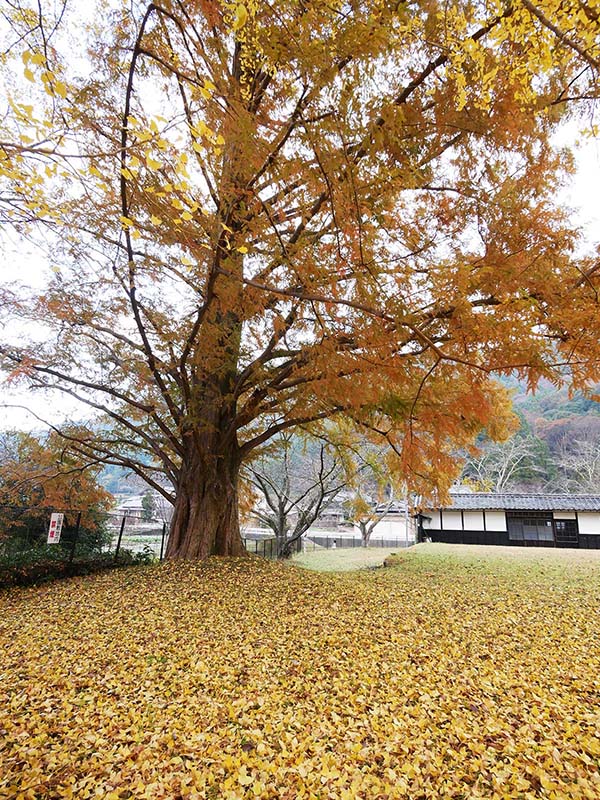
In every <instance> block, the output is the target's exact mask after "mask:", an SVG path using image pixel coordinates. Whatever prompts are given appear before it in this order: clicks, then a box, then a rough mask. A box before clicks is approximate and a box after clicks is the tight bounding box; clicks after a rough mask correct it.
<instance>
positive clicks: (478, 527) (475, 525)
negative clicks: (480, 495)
mask: <svg viewBox="0 0 600 800" xmlns="http://www.w3.org/2000/svg"><path fill="white" fill-rule="evenodd" d="M463 517H464V520H465V530H466V531H482V530H484V527H483V511H463Z"/></svg>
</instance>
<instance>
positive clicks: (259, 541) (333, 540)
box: [243, 533, 414, 559]
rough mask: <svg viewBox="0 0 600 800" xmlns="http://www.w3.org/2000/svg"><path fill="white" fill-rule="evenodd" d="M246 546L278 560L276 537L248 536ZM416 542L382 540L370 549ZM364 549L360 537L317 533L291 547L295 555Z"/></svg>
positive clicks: (395, 546) (396, 547)
mask: <svg viewBox="0 0 600 800" xmlns="http://www.w3.org/2000/svg"><path fill="white" fill-rule="evenodd" d="M243 542H244V546H245V548H246V550H247V552H249V553H256V554H257V555H259V556H263V557H264V558H269V559H276V558H277V557H278V550H279V548H278V541H277V539H276V538H275V537H270V536H263V537H261V536H260V535H259V534H256V533H255V534H253V535H248V536H246V537H244V539H243ZM413 544H414V542H413V541H412V540H407V539H398V538H381V539H373V538H371V540H370V541H369V544H368V547H369V548H371V549H373V548H381V549H385V550H393V549H398V548H403V547H410V546H411V545H413ZM353 547H363V541H362V539H361V538H360V537H359V536H339V535H337V536H336V535H331V536H329V535H327V534H322V533H315V534H311V533H309V534H308V535H305V536H303V537H302V538H301V539H297V540H296V541H295V542H292V543H291V545H290V550H291V552H292V554H293V553H311V552H314V551H316V550H335V549H336V548H339V549H344V548H353Z"/></svg>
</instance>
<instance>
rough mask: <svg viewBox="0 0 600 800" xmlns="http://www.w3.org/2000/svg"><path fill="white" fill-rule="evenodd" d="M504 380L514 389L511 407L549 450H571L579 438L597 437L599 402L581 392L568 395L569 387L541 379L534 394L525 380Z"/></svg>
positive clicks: (599, 415) (552, 451)
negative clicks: (528, 389) (559, 386)
mask: <svg viewBox="0 0 600 800" xmlns="http://www.w3.org/2000/svg"><path fill="white" fill-rule="evenodd" d="M505 383H506V384H507V385H508V386H509V387H510V388H511V389H513V391H514V392H515V395H514V399H513V403H514V407H515V410H516V411H517V413H519V415H520V416H522V417H523V418H524V421H525V423H526V427H527V428H529V430H530V431H531V432H532V433H534V434H536V435H537V436H538V437H540V438H541V439H542V440H543V441H544V442H545V443H546V444H547V445H548V448H549V449H550V452H551V453H553V454H555V453H556V452H557V450H560V451H561V452H564V451H565V450H566V451H570V450H571V449H572V444H573V443H574V442H577V441H579V440H581V439H586V440H596V441H600V402H598V401H596V400H593V399H592V398H591V397H585V396H584V395H583V394H581V393H580V392H578V393H576V394H575V395H574V396H572V397H570V396H569V391H568V389H566V388H561V389H557V388H556V387H555V386H553V385H552V384H551V383H549V382H548V381H543V382H541V383H540V385H539V387H538V389H537V390H536V392H535V393H534V394H531V393H527V391H526V386H525V384H524V383H521V382H518V381H516V380H510V381H505ZM598 392H599V394H600V387H598Z"/></svg>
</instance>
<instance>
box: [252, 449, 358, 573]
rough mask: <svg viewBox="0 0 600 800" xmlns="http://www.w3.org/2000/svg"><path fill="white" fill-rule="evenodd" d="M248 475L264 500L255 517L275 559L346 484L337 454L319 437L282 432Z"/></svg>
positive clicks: (283, 555) (282, 555)
mask: <svg viewBox="0 0 600 800" xmlns="http://www.w3.org/2000/svg"><path fill="white" fill-rule="evenodd" d="M246 473H247V479H248V480H249V482H250V483H251V484H252V486H253V487H254V489H256V490H257V491H258V493H259V496H260V497H261V499H262V500H263V501H264V504H263V505H259V506H257V507H256V508H255V516H256V517H257V518H258V519H259V520H260V521H261V522H263V523H264V524H265V525H266V526H267V527H268V528H270V529H271V530H272V531H273V533H274V535H275V538H276V540H277V556H278V558H289V557H290V556H291V555H292V552H293V547H294V544H295V543H296V542H298V541H299V540H300V539H301V538H302V536H303V534H305V533H306V531H308V529H309V528H310V527H311V525H313V524H314V523H315V522H316V520H317V519H318V518H319V516H320V515H321V514H322V513H323V512H324V511H325V509H326V508H327V507H328V506H329V505H330V504H331V503H332V502H333V500H334V499H335V498H336V497H337V495H338V494H339V493H340V491H341V490H342V489H343V488H344V486H345V485H346V477H345V475H344V470H343V467H342V463H341V461H340V459H339V458H338V457H337V456H336V454H335V452H334V451H333V450H332V449H331V448H329V447H328V445H327V443H326V442H324V441H317V440H314V439H310V438H306V437H303V438H302V439H300V437H298V436H292V435H291V434H283V435H281V436H280V438H279V440H278V442H277V450H276V453H275V454H271V455H267V456H264V457H262V458H260V459H259V460H257V461H256V462H255V463H253V464H251V465H249V466H248V467H247V470H246Z"/></svg>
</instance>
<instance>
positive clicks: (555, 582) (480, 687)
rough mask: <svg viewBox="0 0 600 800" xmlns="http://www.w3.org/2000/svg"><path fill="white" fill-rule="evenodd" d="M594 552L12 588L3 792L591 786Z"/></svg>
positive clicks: (435, 554) (599, 793)
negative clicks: (341, 569) (361, 568)
mask: <svg viewBox="0 0 600 800" xmlns="http://www.w3.org/2000/svg"><path fill="white" fill-rule="evenodd" d="M335 555H336V557H337V556H338V551H336V553H335ZM340 555H342V551H340ZM599 555H600V554H597V553H595V552H593V551H579V552H578V551H554V550H552V551H544V550H533V549H530V550H529V549H528V550H520V551H515V550H513V549H509V548H507V549H502V548H470V547H460V546H444V545H419V546H418V547H415V548H412V549H410V550H409V551H406V552H403V553H401V554H400V555H399V556H398V557H397V558H396V559H395V566H393V567H389V568H386V569H381V570H372V571H371V570H357V571H353V572H338V573H327V574H325V573H321V574H319V573H317V572H313V571H310V570H306V569H299V568H297V567H296V566H294V565H289V564H277V563H270V562H266V561H264V560H261V559H259V558H256V557H249V558H246V559H239V560H232V561H219V560H216V559H215V560H211V561H209V562H208V563H205V564H162V565H156V566H150V567H143V568H141V567H140V568H130V569H126V570H120V571H118V572H112V573H105V574H100V575H95V576H88V577H84V578H75V579H72V580H68V581H60V582H57V583H54V584H49V585H44V586H41V587H39V588H31V587H30V588H27V589H18V590H11V591H6V592H4V593H1V594H0V652H1V653H2V656H1V662H0V674H1V681H0V797H1V798H17V799H19V798H23V800H37V798H40V800H41V799H44V800H45V799H46V798H50V799H53V798H106V800H125V799H126V798H164V799H165V800H167V799H169V800H173V798H191V799H192V800H199V799H201V800H221V799H222V800H242V798H244V799H246V800H250V799H251V798H265V800H267V799H268V800H280V799H281V800H296V798H307V800H325V799H326V798H327V799H331V800H355V799H357V800H388V798H392V799H393V800H395V799H396V798H397V799H398V800H400V798H408V800H428V799H429V798H431V800H437V798H455V799H456V800H459V798H461V799H462V798H465V799H466V798H486V800H487V799H490V798H491V799H492V800H504V798H520V799H521V800H533V799H534V798H549V799H551V800H562V798H589V800H592V799H593V800H597V798H598V797H600V622H599V611H600V558H599Z"/></svg>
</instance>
